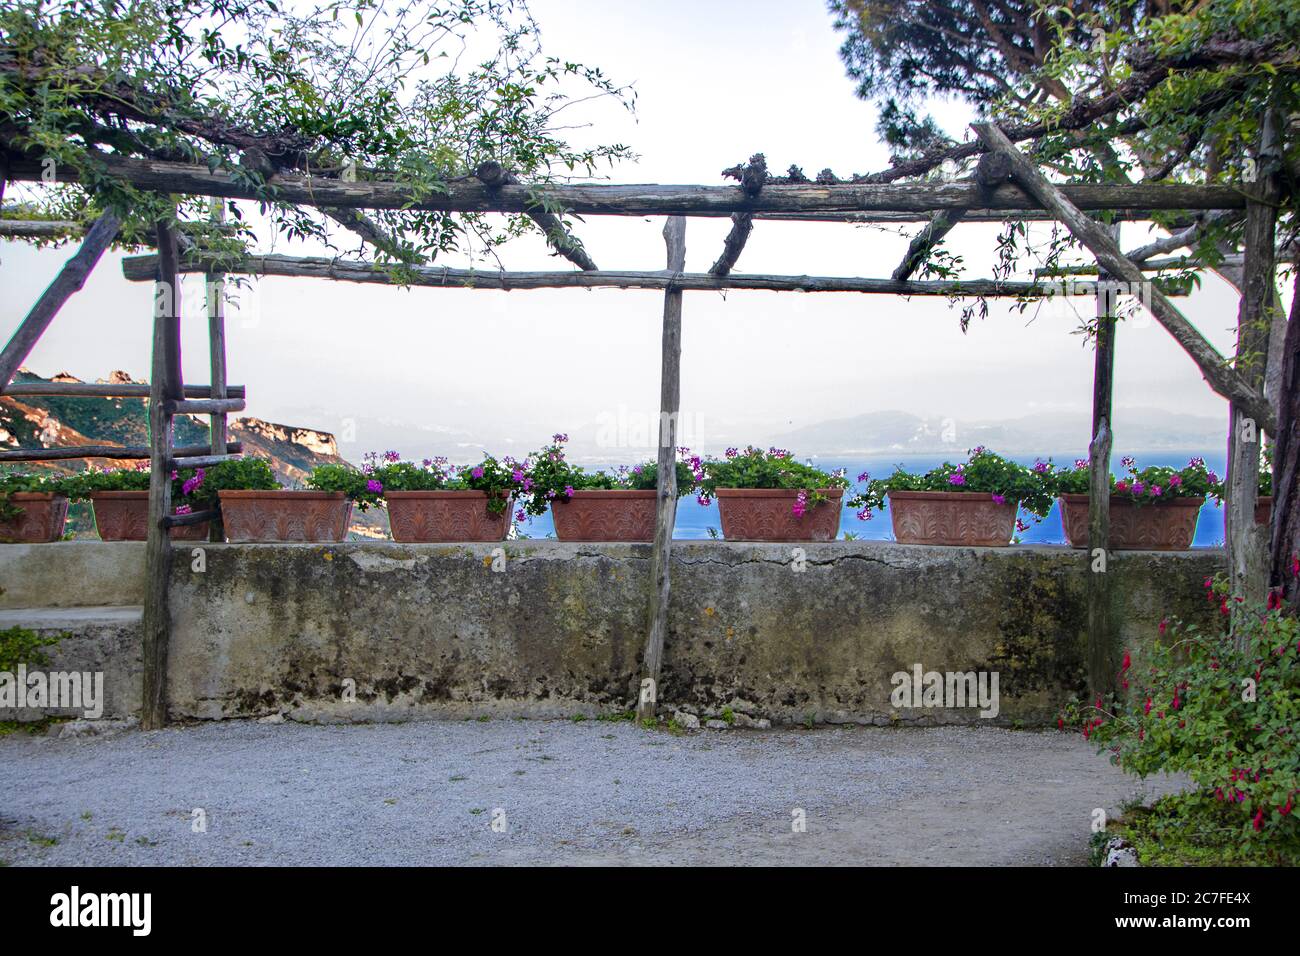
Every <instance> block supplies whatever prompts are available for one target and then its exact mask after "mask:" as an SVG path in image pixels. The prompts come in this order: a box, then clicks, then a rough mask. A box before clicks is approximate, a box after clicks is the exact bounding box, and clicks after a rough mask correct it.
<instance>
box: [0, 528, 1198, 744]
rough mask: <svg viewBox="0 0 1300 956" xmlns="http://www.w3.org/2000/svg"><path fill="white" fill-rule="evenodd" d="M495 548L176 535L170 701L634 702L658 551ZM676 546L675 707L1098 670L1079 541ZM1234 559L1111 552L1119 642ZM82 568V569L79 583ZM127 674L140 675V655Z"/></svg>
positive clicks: (875, 695)
mask: <svg viewBox="0 0 1300 956" xmlns="http://www.w3.org/2000/svg"><path fill="white" fill-rule="evenodd" d="M66 547H69V545H68V544H66V543H61V544H55V545H41V546H33V548H32V549H29V551H30V550H33V549H39V548H46V549H57V548H66ZM76 547H81V548H92V549H100V550H103V549H115V550H112V551H107V552H105V553H104V555H102V556H100V557H98V558H96V559H94V560H91V559H89V558H86V557H85V556H82V557H79V558H76V559H75V560H74V559H73V558H72V557H69V558H68V559H67V560H68V561H69V564H70V566H72V567H76V568H87V567H92V566H96V567H98V566H100V565H99V564H97V563H96V562H102V563H112V562H117V563H118V564H119V565H120V569H121V573H120V574H119V575H117V576H116V578H117V580H118V581H120V587H121V591H122V593H123V594H135V593H137V590H136V589H137V588H138V585H139V583H140V582H139V573H140V572H139V563H140V556H139V554H138V549H134V548H132V546H129V545H128V546H123V545H111V544H94V543H86V544H81V545H76ZM494 547H499V546H493V545H457V546H443V545H401V544H395V543H391V542H384V543H346V544H339V545H329V546H315V545H208V546H206V547H205V548H204V549H203V551H204V554H203V561H202V562H201V564H202V568H203V569H202V570H196V568H197V567H199V565H198V564H196V563H195V561H194V559H193V557H192V554H191V549H190V548H188V547H187V548H183V549H182V548H178V549H177V560H176V564H175V571H174V576H173V580H172V587H171V597H172V613H173V637H172V646H171V653H170V674H169V684H170V687H169V690H170V698H171V708H172V714H173V716H174V717H176V718H180V719H184V718H221V717H233V716H264V715H268V714H274V713H283V714H285V715H286V716H288V717H290V718H293V719H314V720H350V719H404V718H413V717H421V716H445V717H470V716H482V715H501V716H506V715H514V716H521V715H522V716H573V715H575V714H579V713H582V714H587V715H598V714H604V713H612V712H616V711H623V710H625V709H626V708H628V707H629V706H630V705H631V703H632V702H633V700H634V696H635V692H636V684H637V678H638V676H639V674H638V671H639V663H640V654H641V650H642V642H643V640H644V633H645V625H646V614H647V576H648V565H649V556H650V549H649V547H648V546H644V545H617V544H567V543H560V542H554V541H535V542H534V541H528V542H518V543H513V542H512V543H509V544H508V545H505V546H504V547H503V550H502V551H501V552H498V558H497V560H496V561H495V562H494V559H493V550H494ZM673 554H674V558H673V569H672V571H673V591H672V595H673V599H672V607H671V613H670V626H669V633H668V637H667V641H666V647H665V654H664V667H665V670H664V674H663V677H662V681H661V685H660V700H661V703H662V704H664V705H665V706H666V707H668V708H669V709H671V708H673V707H682V708H684V709H687V710H690V711H693V712H695V713H697V714H700V715H701V716H710V715H714V714H719V713H721V712H722V711H723V709H724V708H730V709H731V710H732V711H733V712H735V713H740V714H748V715H750V716H752V717H766V718H769V719H771V720H773V721H775V722H807V721H810V720H811V721H815V722H821V721H871V722H876V723H888V722H890V721H891V720H905V721H915V722H923V723H924V722H943V721H975V720H978V719H979V718H978V717H977V716H976V710H975V709H974V708H966V709H944V708H928V709H902V710H900V709H898V708H895V707H893V706H891V702H890V694H891V691H892V690H893V685H892V683H891V676H892V675H893V674H895V673H896V672H900V671H906V672H910V671H912V669H913V668H914V666H915V665H920V666H921V667H922V668H923V670H925V671H939V672H947V671H961V672H966V671H976V672H980V671H983V672H997V674H998V675H999V696H1000V702H999V716H998V718H997V720H998V722H1002V723H1006V722H1016V721H1023V722H1026V723H1031V722H1038V721H1041V720H1044V719H1051V717H1052V715H1054V714H1055V713H1056V709H1057V707H1058V706H1059V704H1060V703H1061V702H1062V700H1064V699H1065V698H1066V697H1068V696H1069V695H1070V694H1071V693H1075V692H1079V691H1081V690H1082V688H1083V679H1084V673H1085V666H1084V641H1085V638H1084V621H1085V610H1084V588H1085V575H1086V573H1087V566H1086V563H1085V561H1084V557H1083V553H1082V552H1076V551H1070V550H1068V549H1065V548H1062V547H1012V548H982V549H968V548H939V547H917V546H909V545H897V544H892V543H884V542H863V541H853V542H845V541H840V542H834V543H828V544H819V545H812V544H810V545H805V546H803V554H804V556H805V562H806V563H805V564H804V570H802V571H796V570H794V567H793V561H792V559H793V557H794V555H793V554H792V548H791V546H788V545H753V544H740V543H728V542H714V541H710V542H677V543H675V544H674V548H673ZM1221 561H1222V554H1221V553H1220V552H1218V551H1196V552H1183V553H1172V554H1157V553H1151V552H1134V553H1128V554H1124V553H1121V554H1118V555H1113V556H1112V560H1111V564H1110V570H1109V572H1108V573H1109V574H1111V575H1112V584H1113V593H1114V600H1115V612H1116V617H1117V620H1119V621H1120V622H1122V635H1121V636H1122V640H1123V641H1124V643H1125V646H1128V647H1134V648H1140V647H1141V646H1143V645H1145V644H1148V643H1149V642H1150V641H1151V640H1153V639H1154V637H1155V635H1156V630H1157V626H1158V623H1159V621H1160V619H1161V618H1162V617H1164V616H1165V615H1169V616H1173V617H1182V618H1184V619H1189V620H1197V619H1199V620H1209V619H1212V618H1213V614H1214V610H1215V609H1214V608H1212V607H1210V606H1209V605H1208V603H1207V602H1205V601H1204V599H1203V597H1202V596H1201V587H1200V585H1201V581H1202V580H1203V579H1204V578H1205V577H1206V576H1207V575H1210V574H1213V573H1214V572H1215V571H1216V570H1217V569H1218V567H1219V565H1220V563H1221ZM29 562H30V563H29ZM494 567H495V568H499V569H500V570H494ZM28 568H39V569H40V570H41V573H42V574H45V575H48V574H50V573H51V572H52V571H53V570H56V569H57V562H55V561H54V559H52V558H50V557H48V556H46V557H44V558H37V559H33V557H32V555H31V554H30V553H29V554H27V555H25V556H23V557H21V558H19V557H18V554H17V552H16V551H11V550H10V549H9V547H6V548H0V586H2V587H4V588H5V589H6V590H5V592H4V594H3V595H0V598H3V599H5V600H8V597H9V595H11V594H13V593H20V594H29V593H32V590H33V588H34V585H32V583H31V582H23V583H21V584H19V583H18V582H17V579H18V578H21V577H24V576H25V575H26V574H27V569H28ZM103 578H104V575H100V579H101V580H102V579H103ZM87 580H88V579H83V580H82V581H81V582H80V583H79V584H78V585H77V587H78V588H79V590H78V591H77V593H78V594H80V595H82V596H84V595H85V593H86V590H87V588H88V587H89V585H88V583H87ZM114 596H115V594H104V595H101V598H112V597H114ZM137 600H138V599H137ZM97 603H102V604H110V603H122V604H126V603H131V602H129V601H116V600H108V599H101V600H99V601H98V602H97ZM9 606H10V607H12V606H13V605H12V604H9ZM14 613H20V612H12V611H11V612H6V614H7V615H8V616H12V615H13V614H14ZM121 656H123V657H130V656H131V655H129V654H126V652H125V650H123V651H122V652H121ZM135 668H138V654H137V655H136V660H135ZM119 670H120V671H121V672H122V673H125V674H131V673H136V672H135V671H133V669H132V667H130V666H129V663H127V662H124V663H123V664H122V665H121V667H120V668H119ZM136 677H137V678H138V673H136ZM353 692H355V696H354V698H353ZM119 696H120V697H123V699H128V698H129V695H119ZM137 699H138V698H137Z"/></svg>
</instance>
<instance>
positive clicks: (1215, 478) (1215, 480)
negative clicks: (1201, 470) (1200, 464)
mask: <svg viewBox="0 0 1300 956" xmlns="http://www.w3.org/2000/svg"><path fill="white" fill-rule="evenodd" d="M1206 477H1207V478H1209V479H1210V484H1212V485H1217V484H1218V483H1219V476H1218V475H1216V474H1215V473H1214V472H1210V473H1209V475H1207V476H1206Z"/></svg>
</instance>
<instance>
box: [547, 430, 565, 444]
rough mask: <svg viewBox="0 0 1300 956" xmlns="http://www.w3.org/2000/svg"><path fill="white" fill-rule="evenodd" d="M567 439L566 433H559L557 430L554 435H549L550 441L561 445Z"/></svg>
mask: <svg viewBox="0 0 1300 956" xmlns="http://www.w3.org/2000/svg"><path fill="white" fill-rule="evenodd" d="M568 440H569V436H568V435H561V434H560V433H559V432H556V433H555V434H554V435H552V436H551V441H553V442H554V443H555V444H557V445H563V444H564V443H565V442H566V441H568Z"/></svg>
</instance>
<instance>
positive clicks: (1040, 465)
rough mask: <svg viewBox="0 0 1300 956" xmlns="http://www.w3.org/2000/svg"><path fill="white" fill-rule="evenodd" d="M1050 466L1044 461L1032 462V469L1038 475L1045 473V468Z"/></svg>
mask: <svg viewBox="0 0 1300 956" xmlns="http://www.w3.org/2000/svg"><path fill="white" fill-rule="evenodd" d="M1050 467H1051V466H1050V465H1049V464H1048V463H1047V462H1045V461H1036V462H1034V471H1036V472H1038V473H1039V474H1040V475H1045V474H1047V469H1048V468H1050Z"/></svg>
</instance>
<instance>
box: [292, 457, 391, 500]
mask: <svg viewBox="0 0 1300 956" xmlns="http://www.w3.org/2000/svg"><path fill="white" fill-rule="evenodd" d="M304 484H305V485H306V486H307V487H308V488H311V489H312V490H313V491H341V492H343V494H345V495H347V497H348V498H349V499H350V500H351V501H352V503H353V504H354V505H356V507H357V510H358V511H366V510H367V509H369V508H370V506H371V505H377V504H379V502H380V501H381V500H382V499H383V497H384V486H383V485H382V484H380V483H379V482H378V481H376V480H375V479H374V478H372V477H370V476H369V475H367V474H366V473H365V472H364V471H362V470H361V469H360V468H354V467H352V466H351V465H335V464H326V465H317V466H316V467H315V468H313V469H312V472H311V474H310V475H308V476H307V480H306V481H305V482H304Z"/></svg>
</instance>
